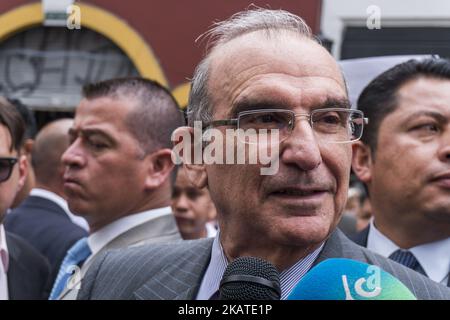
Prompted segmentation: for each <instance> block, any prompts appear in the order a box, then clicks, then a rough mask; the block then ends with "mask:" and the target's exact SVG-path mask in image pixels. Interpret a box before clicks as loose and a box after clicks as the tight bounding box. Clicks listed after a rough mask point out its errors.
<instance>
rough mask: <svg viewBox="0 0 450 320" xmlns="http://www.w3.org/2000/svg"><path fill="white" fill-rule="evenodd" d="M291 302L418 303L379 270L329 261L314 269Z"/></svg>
mask: <svg viewBox="0 0 450 320" xmlns="http://www.w3.org/2000/svg"><path fill="white" fill-rule="evenodd" d="M287 299H288V300H416V297H415V296H414V295H413V294H412V293H411V291H410V290H409V289H408V288H407V287H406V286H405V285H404V284H403V283H402V282H401V281H400V280H398V279H397V278H396V277H394V276H393V275H391V274H390V273H388V272H386V271H384V270H382V269H381V268H380V267H378V266H374V265H369V264H366V263H363V262H360V261H355V260H350V259H328V260H325V261H323V262H321V263H319V264H318V265H317V266H315V267H314V268H312V269H311V270H310V271H309V272H308V273H307V274H306V275H305V276H304V277H303V279H302V280H300V281H299V283H298V284H297V285H296V286H295V288H294V289H293V290H292V292H291V293H290V294H289V296H288V298H287Z"/></svg>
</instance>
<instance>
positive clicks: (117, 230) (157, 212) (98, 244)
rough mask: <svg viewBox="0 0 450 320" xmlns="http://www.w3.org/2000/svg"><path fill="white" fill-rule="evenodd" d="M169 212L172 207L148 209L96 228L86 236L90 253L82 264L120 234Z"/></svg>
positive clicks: (86, 263) (169, 213) (170, 212)
mask: <svg viewBox="0 0 450 320" xmlns="http://www.w3.org/2000/svg"><path fill="white" fill-rule="evenodd" d="M171 214H172V209H171V208H170V207H164V208H158V209H153V210H148V211H144V212H140V213H135V214H132V215H129V216H125V217H123V218H120V219H118V220H116V221H113V222H112V223H110V224H108V225H106V226H104V227H103V228H101V229H100V230H97V231H96V232H94V233H92V234H91V235H89V237H88V244H89V248H90V249H91V251H92V254H91V255H90V257H89V258H88V259H87V260H86V262H85V263H84V264H83V265H89V263H88V262H89V260H91V259H92V258H93V257H94V256H95V255H96V254H97V253H98V252H99V251H100V250H101V249H103V248H104V247H105V246H106V245H107V244H108V243H110V242H111V241H112V240H114V239H115V238H117V237H118V236H120V235H121V234H123V233H125V232H127V231H128V230H130V229H132V228H134V227H136V226H138V225H140V224H143V223H146V222H148V221H150V220H154V219H156V218H159V217H162V216H166V215H171Z"/></svg>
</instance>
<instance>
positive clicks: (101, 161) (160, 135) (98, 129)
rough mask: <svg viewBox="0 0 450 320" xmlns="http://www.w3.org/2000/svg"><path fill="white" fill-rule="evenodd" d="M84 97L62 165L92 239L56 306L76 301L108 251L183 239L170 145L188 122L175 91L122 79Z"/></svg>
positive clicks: (62, 280) (79, 247) (80, 249)
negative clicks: (172, 205) (88, 275)
mask: <svg viewBox="0 0 450 320" xmlns="http://www.w3.org/2000/svg"><path fill="white" fill-rule="evenodd" d="M83 94H84V99H83V100H82V101H81V102H80V105H79V106H78V107H77V110H76V115H75V122H74V125H73V126H72V128H70V130H69V136H70V143H71V144H70V146H69V148H68V149H67V150H66V152H65V153H64V154H63V156H62V161H63V163H64V164H65V166H66V170H65V173H64V191H65V193H66V195H67V201H68V204H69V208H70V210H71V211H72V212H73V213H74V214H77V215H80V216H82V217H84V218H85V219H86V221H87V222H88V223H89V227H90V235H89V237H88V238H87V239H86V238H83V239H81V240H79V241H78V242H77V243H75V245H74V246H73V247H72V248H71V249H69V251H68V252H67V255H66V257H65V258H64V260H63V262H62V265H61V268H60V271H59V274H58V276H57V279H56V281H55V284H54V286H53V290H52V293H51V295H50V299H57V298H61V299H72V298H74V297H75V296H76V293H77V291H78V290H77V289H78V288H79V282H80V281H82V279H83V276H84V274H85V272H86V270H88V268H89V266H90V265H91V264H92V262H93V261H94V260H95V258H96V257H97V256H98V254H99V253H101V252H102V251H105V250H106V249H114V248H123V247H129V246H139V245H142V244H144V243H154V242H164V241H171V240H178V239H181V236H180V234H179V232H178V228H177V225H176V222H175V218H174V216H173V214H172V211H171V208H170V203H171V193H172V192H171V191H172V184H173V181H174V179H173V170H172V169H173V167H174V164H173V162H172V160H171V155H172V150H171V139H170V138H171V133H172V131H173V130H175V129H176V128H177V127H179V126H181V125H183V123H184V118H183V114H182V112H181V111H180V110H179V108H178V105H177V103H176V101H175V100H174V98H173V97H172V95H171V94H170V92H169V91H168V90H167V89H165V88H164V87H162V86H161V85H160V84H158V83H157V82H154V81H151V80H147V79H142V78H123V79H112V80H107V81H103V82H100V83H96V84H92V85H88V86H85V87H84V89H83ZM80 266H81V269H80ZM72 274H73V275H72ZM69 275H72V276H71V277H69Z"/></svg>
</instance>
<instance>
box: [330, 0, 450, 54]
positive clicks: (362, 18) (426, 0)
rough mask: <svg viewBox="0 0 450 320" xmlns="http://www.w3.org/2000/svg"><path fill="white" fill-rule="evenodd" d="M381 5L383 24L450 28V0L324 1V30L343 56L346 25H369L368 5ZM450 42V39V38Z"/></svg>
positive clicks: (336, 50) (334, 50)
mask: <svg viewBox="0 0 450 320" xmlns="http://www.w3.org/2000/svg"><path fill="white" fill-rule="evenodd" d="M373 5H375V6H378V8H379V10H380V18H381V21H380V22H381V28H383V27H393V26H398V27H400V26H402V27H413V26H414V27H450V1H449V0H323V3H322V19H321V29H322V32H323V34H324V35H325V36H326V37H328V38H330V39H331V40H333V55H334V56H335V57H336V58H338V59H339V53H340V51H341V43H342V36H343V32H344V27H345V26H358V27H364V26H366V21H367V19H368V17H369V15H370V14H368V13H367V8H369V7H370V6H373ZM449 41H450V39H449Z"/></svg>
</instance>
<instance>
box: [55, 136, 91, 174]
mask: <svg viewBox="0 0 450 320" xmlns="http://www.w3.org/2000/svg"><path fill="white" fill-rule="evenodd" d="M61 161H62V163H63V164H64V165H65V166H68V167H77V168H81V167H83V166H84V165H85V164H86V159H85V157H84V154H83V151H82V148H81V146H80V142H79V139H77V140H75V141H74V142H73V143H72V144H71V145H70V146H69V147H68V148H67V149H66V151H65V152H64V153H63V155H62V156H61Z"/></svg>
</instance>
